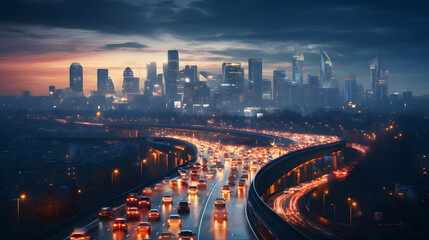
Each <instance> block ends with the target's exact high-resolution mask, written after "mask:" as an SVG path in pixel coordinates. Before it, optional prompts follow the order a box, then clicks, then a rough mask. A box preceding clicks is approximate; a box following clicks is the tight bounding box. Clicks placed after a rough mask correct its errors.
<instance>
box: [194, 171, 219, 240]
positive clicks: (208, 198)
mask: <svg viewBox="0 0 429 240" xmlns="http://www.w3.org/2000/svg"><path fill="white" fill-rule="evenodd" d="M222 175H223V174H222ZM220 179H221V178H219V180H218V181H217V183H216V184H215V185H214V186H213V188H212V190H211V191H210V194H209V196H208V197H207V200H206V204H205V205H204V210H203V212H202V214H201V218H200V225H199V226H198V235H197V239H198V240H200V232H201V225H202V223H203V219H204V214H205V212H206V209H207V204H208V203H209V200H210V197H211V195H212V193H213V192H214V190H215V189H216V186H217V185H218V184H219V183H220Z"/></svg>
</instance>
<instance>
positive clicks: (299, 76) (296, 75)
mask: <svg viewBox="0 0 429 240" xmlns="http://www.w3.org/2000/svg"><path fill="white" fill-rule="evenodd" d="M292 74H293V76H292V80H293V81H294V82H296V83H298V84H303V82H304V54H303V53H302V51H301V49H300V47H299V46H298V44H297V45H296V46H295V52H294V53H293V59H292Z"/></svg>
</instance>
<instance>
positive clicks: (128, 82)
mask: <svg viewBox="0 0 429 240" xmlns="http://www.w3.org/2000/svg"><path fill="white" fill-rule="evenodd" d="M123 76H124V81H123V83H122V94H124V95H126V94H138V93H139V92H140V90H139V89H140V83H139V80H140V79H139V78H136V77H134V73H133V70H131V68H130V67H127V68H125V70H124V74H123Z"/></svg>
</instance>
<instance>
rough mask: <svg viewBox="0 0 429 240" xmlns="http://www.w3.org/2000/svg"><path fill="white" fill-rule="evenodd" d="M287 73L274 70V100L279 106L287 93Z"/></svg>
mask: <svg viewBox="0 0 429 240" xmlns="http://www.w3.org/2000/svg"><path fill="white" fill-rule="evenodd" d="M286 81H287V75H286V71H283V70H274V71H273V100H274V103H276V104H278V103H279V101H281V99H282V96H283V95H284V92H285V91H286V84H287V82H286Z"/></svg>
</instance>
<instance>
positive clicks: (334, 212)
mask: <svg viewBox="0 0 429 240" xmlns="http://www.w3.org/2000/svg"><path fill="white" fill-rule="evenodd" d="M331 206H333V207H334V222H335V204H333V203H331Z"/></svg>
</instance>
